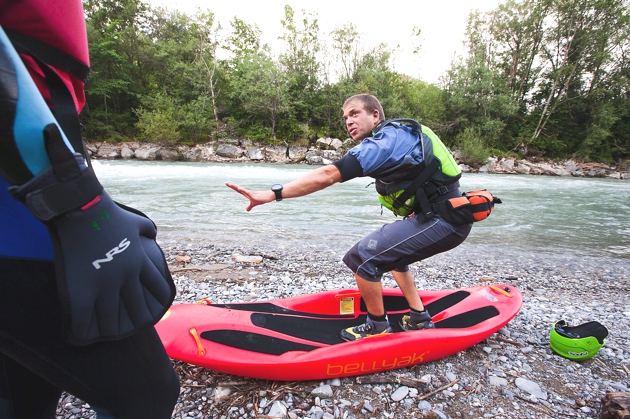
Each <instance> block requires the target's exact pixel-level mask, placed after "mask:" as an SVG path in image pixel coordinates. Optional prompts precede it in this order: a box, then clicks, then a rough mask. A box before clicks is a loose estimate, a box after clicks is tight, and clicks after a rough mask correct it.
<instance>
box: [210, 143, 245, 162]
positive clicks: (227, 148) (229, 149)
mask: <svg viewBox="0 0 630 419" xmlns="http://www.w3.org/2000/svg"><path fill="white" fill-rule="evenodd" d="M216 154H217V156H220V157H226V158H228V159H238V158H240V157H242V156H243V150H242V149H240V148H239V147H237V146H235V145H232V144H219V146H218V147H217V152H216Z"/></svg>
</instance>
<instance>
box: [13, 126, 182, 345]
mask: <svg viewBox="0 0 630 419" xmlns="http://www.w3.org/2000/svg"><path fill="white" fill-rule="evenodd" d="M44 132H45V137H46V146H47V151H48V155H49V157H50V160H51V162H52V167H49V168H48V169H46V170H44V171H43V172H41V173H40V174H38V175H37V176H36V177H34V178H33V179H31V180H30V181H29V182H27V183H25V184H23V185H20V186H13V187H11V188H10V192H11V193H12V194H13V196H15V197H16V198H17V199H19V200H21V201H22V202H24V203H25V204H26V206H28V208H29V209H30V210H31V211H32V212H33V214H34V215H35V216H36V217H37V218H38V219H40V220H41V221H42V222H44V224H45V225H46V226H47V228H48V231H49V234H50V237H51V239H52V242H53V248H54V253H55V266H56V277H57V288H58V293H59V299H60V302H61V308H62V310H63V314H64V319H65V324H64V327H65V336H66V340H67V341H68V342H69V343H72V344H75V345H86V344H89V343H92V342H97V341H103V340H114V339H120V338H123V337H125V336H128V335H130V334H132V333H134V332H135V331H136V330H138V329H139V328H142V327H145V326H149V325H153V324H155V323H156V322H157V321H158V320H159V319H160V318H161V317H162V316H163V315H164V313H165V312H166V310H167V309H168V308H169V306H170V305H171V303H172V302H173V299H174V297H175V286H174V284H173V280H172V278H171V275H170V272H169V270H168V266H167V263H166V260H165V258H164V254H163V253H162V250H161V249H160V247H159V246H158V244H157V243H156V241H155V238H156V234H157V229H156V227H155V224H154V223H153V221H151V220H150V219H149V218H148V217H146V216H145V215H144V214H143V213H141V212H140V211H137V210H134V209H132V208H129V207H126V206H123V205H120V204H117V203H115V202H114V201H113V200H112V199H111V197H110V196H109V195H108V194H107V192H105V191H104V190H103V187H102V186H101V185H100V183H99V182H98V179H97V178H96V175H95V174H94V172H93V171H92V168H91V167H87V166H86V165H85V163H84V162H83V158H82V157H81V156H80V155H78V154H76V155H72V154H71V152H70V151H69V150H68V149H67V147H66V146H65V144H63V140H62V137H61V135H60V133H59V130H58V128H57V126H56V125H54V124H51V125H49V126H48V127H46V129H45V131H44Z"/></svg>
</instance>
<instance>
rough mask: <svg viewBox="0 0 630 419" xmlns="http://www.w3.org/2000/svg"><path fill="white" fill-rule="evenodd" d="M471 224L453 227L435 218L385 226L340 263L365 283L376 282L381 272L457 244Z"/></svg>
mask: <svg viewBox="0 0 630 419" xmlns="http://www.w3.org/2000/svg"><path fill="white" fill-rule="evenodd" d="M471 228H472V224H465V225H458V226H454V225H452V224H450V223H447V222H446V221H444V220H443V219H442V218H441V217H440V216H439V215H436V216H435V217H433V218H432V219H430V220H426V219H422V220H420V219H419V218H407V219H403V220H397V221H394V222H393V223H390V224H385V225H384V226H383V227H381V228H380V229H378V230H376V231H373V232H372V233H370V234H368V235H367V236H366V237H365V238H363V239H362V240H361V241H359V242H358V243H357V244H355V245H354V246H352V248H351V249H350V250H348V253H346V255H345V256H344V257H343V261H344V263H345V264H346V265H347V266H348V267H349V268H350V269H351V270H352V272H354V273H355V274H357V275H359V276H360V277H361V278H363V279H365V280H366V281H371V282H379V281H380V280H381V277H382V276H383V274H384V273H385V272H389V271H392V270H393V271H399V272H405V271H408V270H409V265H410V264H412V263H414V262H418V261H420V260H423V259H426V258H428V257H431V256H433V255H436V254H438V253H442V252H445V251H447V250H450V249H453V248H454V247H456V246H458V245H459V244H461V243H462V242H463V241H464V240H465V239H466V237H468V233H470V229H471Z"/></svg>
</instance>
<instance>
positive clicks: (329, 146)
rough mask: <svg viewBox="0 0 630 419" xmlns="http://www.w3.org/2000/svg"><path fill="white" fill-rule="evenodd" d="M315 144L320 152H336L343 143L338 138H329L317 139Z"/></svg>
mask: <svg viewBox="0 0 630 419" xmlns="http://www.w3.org/2000/svg"><path fill="white" fill-rule="evenodd" d="M315 144H316V145H317V147H319V148H321V149H322V150H337V149H339V148H341V146H342V145H343V143H342V142H341V140H340V139H339V138H330V137H326V138H319V139H318V140H317V141H316V142H315Z"/></svg>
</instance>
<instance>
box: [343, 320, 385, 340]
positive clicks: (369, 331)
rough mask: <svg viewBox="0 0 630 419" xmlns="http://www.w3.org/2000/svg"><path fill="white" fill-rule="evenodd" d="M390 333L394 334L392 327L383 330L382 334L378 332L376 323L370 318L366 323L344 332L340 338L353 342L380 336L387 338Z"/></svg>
mask: <svg viewBox="0 0 630 419" xmlns="http://www.w3.org/2000/svg"><path fill="white" fill-rule="evenodd" d="M379 323H381V322H379ZM388 324H389V323H388ZM390 333H393V331H392V328H391V327H390V326H387V327H386V328H385V329H383V330H381V331H380V332H377V331H376V325H375V324H374V321H373V320H372V319H370V318H369V317H368V318H367V320H366V321H365V323H363V324H360V325H358V326H354V327H349V328H347V329H344V330H342V331H341V333H340V336H341V339H343V340H346V341H351V340H359V339H365V338H374V337H378V336H385V335H388V334H390Z"/></svg>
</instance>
